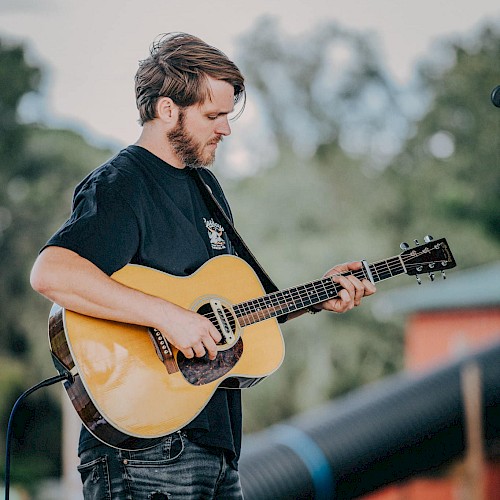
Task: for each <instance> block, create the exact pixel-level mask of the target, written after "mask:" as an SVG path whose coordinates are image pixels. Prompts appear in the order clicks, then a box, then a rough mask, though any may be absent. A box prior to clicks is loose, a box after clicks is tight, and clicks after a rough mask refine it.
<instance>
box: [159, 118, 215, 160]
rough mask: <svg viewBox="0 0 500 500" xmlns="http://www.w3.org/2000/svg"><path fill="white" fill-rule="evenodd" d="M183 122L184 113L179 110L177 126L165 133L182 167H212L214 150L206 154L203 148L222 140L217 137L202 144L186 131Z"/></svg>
mask: <svg viewBox="0 0 500 500" xmlns="http://www.w3.org/2000/svg"><path fill="white" fill-rule="evenodd" d="M184 122H185V116H184V112H183V111H182V110H180V111H179V119H178V122H177V125H176V126H175V128H174V129H173V130H171V131H170V132H168V133H167V139H168V141H169V142H170V145H171V147H172V149H173V150H174V153H175V154H176V155H177V156H178V158H179V159H180V160H181V161H182V163H184V165H187V166H190V167H208V166H210V165H212V164H213V162H214V161H215V150H214V151H211V152H210V153H206V152H205V151H204V150H205V147H206V146H207V145H208V144H216V143H217V142H219V141H221V140H222V137H217V138H215V139H214V140H213V141H211V142H209V143H207V144H202V143H201V142H199V141H197V140H196V139H195V138H194V137H193V136H192V135H191V134H190V133H189V132H188V131H187V130H186V127H185V123H184Z"/></svg>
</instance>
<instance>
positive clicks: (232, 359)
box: [177, 338, 243, 385]
mask: <svg viewBox="0 0 500 500" xmlns="http://www.w3.org/2000/svg"><path fill="white" fill-rule="evenodd" d="M242 354H243V340H242V339H241V338H240V339H239V340H238V341H237V342H236V344H234V345H233V347H231V348H230V349H226V350H224V351H219V352H218V353H217V357H216V358H215V359H213V360H212V359H209V358H208V356H207V355H205V356H203V357H202V358H196V357H195V358H191V359H188V358H186V357H185V356H184V354H182V352H180V351H179V352H178V353H177V366H178V367H179V370H180V372H181V373H182V375H183V376H184V378H185V379H186V380H187V381H188V382H189V383H190V384H193V385H205V384H209V383H210V382H213V381H214V380H217V379H220V378H221V377H223V376H224V375H225V374H226V373H228V372H229V371H230V370H231V369H232V368H233V367H234V365H235V364H236V363H237V362H238V361H239V359H240V358H241V356H242Z"/></svg>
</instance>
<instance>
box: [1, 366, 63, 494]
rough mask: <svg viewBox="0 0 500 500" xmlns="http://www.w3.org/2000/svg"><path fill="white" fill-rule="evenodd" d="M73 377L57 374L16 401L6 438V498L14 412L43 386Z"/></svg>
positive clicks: (25, 392)
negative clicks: (23, 401) (25, 399)
mask: <svg viewBox="0 0 500 500" xmlns="http://www.w3.org/2000/svg"><path fill="white" fill-rule="evenodd" d="M70 378H71V375H70V374H69V373H66V374H61V375H56V376H55V377H50V378H48V379H46V380H43V381H42V382H40V383H39V384H37V385H34V386H33V387H31V388H30V389H28V390H27V391H24V392H23V393H22V394H21V395H20V396H19V398H18V399H17V401H16V402H15V403H14V406H13V407H12V411H11V412H10V417H9V423H8V425H7V438H6V440H5V500H9V489H10V440H11V435H12V424H13V422H14V414H15V413H16V410H17V407H18V406H19V404H20V403H21V401H22V400H23V399H24V398H26V397H27V396H29V395H30V394H31V393H33V392H35V391H37V390H38V389H40V388H42V387H48V386H49V385H52V384H55V383H57V382H62V381H63V380H68V379H70Z"/></svg>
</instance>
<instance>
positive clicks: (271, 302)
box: [233, 256, 406, 327]
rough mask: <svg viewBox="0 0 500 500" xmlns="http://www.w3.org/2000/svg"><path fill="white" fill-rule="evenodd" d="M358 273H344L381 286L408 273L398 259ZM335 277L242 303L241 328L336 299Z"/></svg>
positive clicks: (239, 311)
mask: <svg viewBox="0 0 500 500" xmlns="http://www.w3.org/2000/svg"><path fill="white" fill-rule="evenodd" d="M367 267H368V269H369V272H368V270H367V269H366V268H364V267H363V268H362V269H360V270H358V271H351V272H348V273H344V274H343V276H348V275H353V276H355V277H356V278H358V279H360V280H363V279H369V280H370V278H372V279H373V282H375V283H376V282H378V281H382V280H386V279H389V278H392V277H393V276H397V275H399V274H402V273H405V272H406V270H405V268H404V265H403V263H402V260H401V258H400V257H399V256H396V257H391V258H390V259H387V260H381V261H378V262H374V263H372V264H369V265H368V266H367ZM333 278H334V277H333V276H329V277H327V278H321V279H318V280H315V281H311V282H309V283H305V284H303V285H299V286H295V287H292V288H287V289H285V290H279V291H277V292H273V293H270V294H268V295H264V296H262V297H259V298H257V299H252V300H249V301H246V302H241V303H240V304H236V305H234V306H233V310H234V313H235V315H236V318H237V319H238V322H239V324H240V326H241V327H244V326H248V325H251V324H253V323H257V322H259V321H263V320H265V319H269V318H274V317H278V316H283V315H285V314H290V313H293V312H295V311H299V310H301V309H304V308H306V307H311V306H314V305H315V304H319V303H320V302H323V301H325V300H328V299H333V298H334V297H337V296H338V294H339V293H340V291H341V290H342V286H340V285H339V284H338V283H336V282H335V281H333Z"/></svg>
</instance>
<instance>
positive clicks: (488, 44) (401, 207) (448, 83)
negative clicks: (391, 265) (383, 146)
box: [380, 26, 500, 266]
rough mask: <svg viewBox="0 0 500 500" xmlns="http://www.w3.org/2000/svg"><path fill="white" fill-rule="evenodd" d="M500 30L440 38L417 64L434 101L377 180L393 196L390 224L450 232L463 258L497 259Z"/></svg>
mask: <svg viewBox="0 0 500 500" xmlns="http://www.w3.org/2000/svg"><path fill="white" fill-rule="evenodd" d="M499 58H500V31H499V30H498V27H497V28H496V29H495V27H494V26H491V27H485V28H483V29H482V30H481V31H480V32H479V33H478V34H477V35H476V36H474V37H470V38H469V39H468V40H467V39H465V40H455V41H446V42H442V46H441V50H440V51H437V52H436V54H435V55H434V57H432V58H428V60H427V61H425V62H424V63H422V65H421V67H420V72H419V73H420V85H421V90H422V91H423V92H424V93H425V95H426V96H427V100H428V101H429V106H428V107H427V111H426V112H425V113H424V115H423V116H422V117H421V119H420V120H419V121H418V122H417V123H416V124H415V126H414V134H413V136H412V137H410V138H409V140H408V142H407V143H406V145H405V147H404V149H403V151H402V152H401V154H400V155H398V156H397V157H396V158H395V159H394V161H393V162H392V163H391V165H390V167H389V168H388V169H387V171H386V172H385V174H384V176H383V177H382V178H381V179H380V181H381V182H384V183H388V184H389V185H390V186H391V191H392V192H393V194H394V196H392V197H391V205H390V206H389V205H387V206H386V207H385V214H386V217H387V218H388V220H389V221H390V223H391V225H392V226H393V227H394V228H396V230H400V229H401V228H407V227H413V228H417V229H418V230H420V228H423V227H424V226H430V227H435V228H438V229H439V232H441V231H443V232H444V231H448V232H450V233H451V232H452V234H453V240H455V241H456V243H457V244H456V250H457V252H458V253H457V255H456V257H457V261H458V263H459V265H462V266H470V265H477V264H480V263H483V262H485V261H488V260H493V259H495V258H496V256H497V255H498V249H499V248H498V245H499V243H500V197H499V196H498V193H499V192H500V175H499V173H498V172H499V166H500V165H499V162H500V114H499V113H498V110H496V109H495V108H494V107H493V106H492V105H491V103H490V99H489V95H490V92H491V90H492V89H493V87H494V86H495V85H496V84H498V82H499V81H500V69H499V66H498V60H499Z"/></svg>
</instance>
